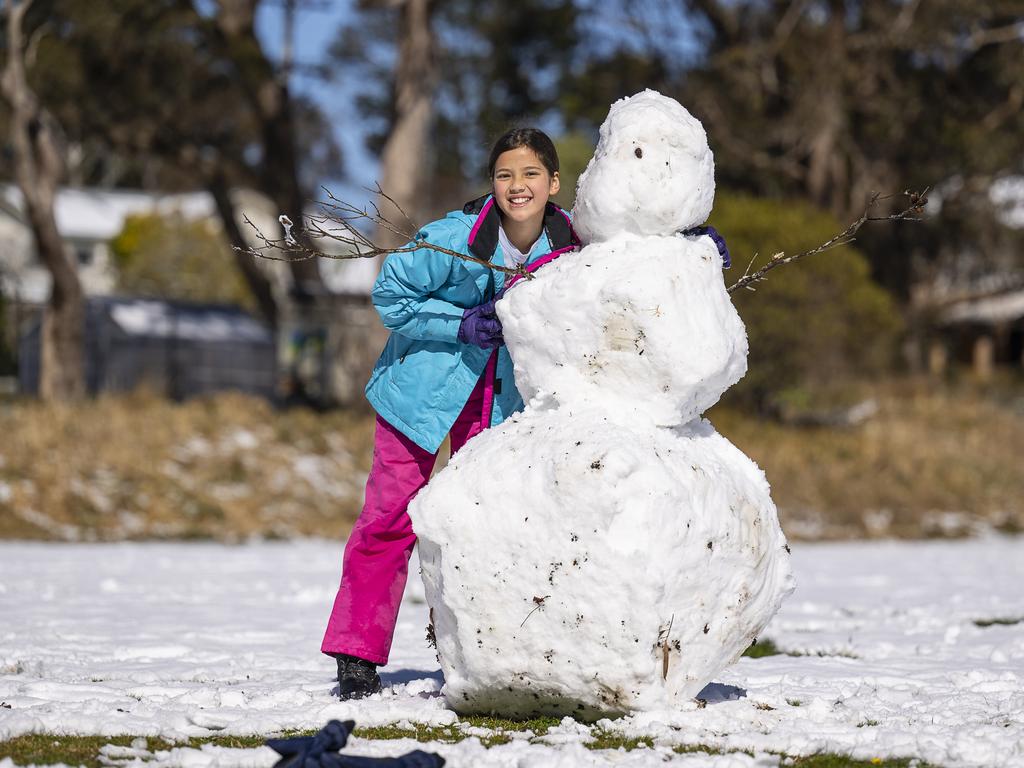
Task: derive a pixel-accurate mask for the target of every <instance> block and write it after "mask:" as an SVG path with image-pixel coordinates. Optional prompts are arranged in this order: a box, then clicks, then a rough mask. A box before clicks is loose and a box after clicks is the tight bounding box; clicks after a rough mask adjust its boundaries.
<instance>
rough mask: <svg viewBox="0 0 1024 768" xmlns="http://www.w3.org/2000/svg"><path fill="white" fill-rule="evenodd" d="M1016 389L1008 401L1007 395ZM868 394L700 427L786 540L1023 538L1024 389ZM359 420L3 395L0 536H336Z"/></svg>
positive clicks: (717, 412)
mask: <svg viewBox="0 0 1024 768" xmlns="http://www.w3.org/2000/svg"><path fill="white" fill-rule="evenodd" d="M1014 391H1015V392H1016V394H1015V395H1014V394H1012V393H1013V392H1014ZM1010 392H1011V394H1010V395H1006V394H1005V393H1004V394H1003V396H994V395H993V394H992V393H991V392H980V391H977V390H975V389H972V388H970V387H959V388H955V389H942V390H936V389H934V388H930V387H927V386H925V385H924V384H922V383H920V382H917V383H915V382H897V383H891V382H890V383H887V384H885V385H884V386H881V387H879V388H878V391H877V392H876V393H875V394H876V400H877V405H878V410H877V413H876V414H875V415H874V416H873V417H872V418H870V419H869V420H867V421H866V422H864V423H862V424H860V425H859V426H855V427H847V428H836V427H830V428H824V427H808V426H794V425H783V424H779V423H777V422H770V421H761V420H758V419H756V418H753V417H751V416H750V415H749V414H747V413H742V412H738V411H735V410H730V409H727V408H723V407H718V408H716V409H714V410H713V411H712V412H711V413H710V414H709V417H710V418H711V420H712V421H713V422H714V424H715V425H716V427H717V428H718V429H719V431H721V432H722V433H723V434H724V435H726V436H727V437H728V438H729V439H731V440H732V441H733V442H735V443H736V444H737V445H738V446H739V447H740V448H741V449H743V450H744V451H745V452H747V453H748V454H749V455H750V456H751V457H752V458H754V459H755V460H756V461H757V462H758V464H760V465H761V467H762V468H763V469H764V470H765V473H766V474H767V476H768V479H769V481H770V482H771V484H772V492H773V496H774V498H775V500H776V503H777V504H778V506H779V509H780V515H781V517H782V521H783V525H784V527H785V528H786V531H787V533H788V534H789V535H790V536H791V537H792V538H795V539H818V538H851V537H888V536H893V537H928V536H962V535H970V534H972V533H977V532H981V531H985V530H992V529H997V530H1004V531H1020V530H1024V473H1022V472H1021V471H1020V456H1022V455H1024V395H1021V394H1020V392H1021V390H1020V389H1019V388H1018V389H1016V390H1010ZM372 432H373V417H372V415H371V414H368V413H366V412H344V411H335V412H329V413H315V412H312V411H308V410H302V409H293V410H283V411H279V410H275V409H273V408H272V407H271V406H269V405H268V404H266V403H264V402H262V401H259V400H254V399H251V398H246V397H242V396H238V395H223V396H219V397H215V398H209V399H201V400H194V401H191V402H188V403H185V404H173V403H169V402H167V401H165V400H162V399H159V398H156V397H153V396H149V395H146V394H144V393H139V394H135V395H131V396H127V397H116V398H115V397H105V398H101V399H98V400H94V401H89V402H86V403H82V404H79V405H75V406H58V407H54V406H43V405H41V404H39V403H36V402H31V401H23V400H7V401H4V402H2V403H0V435H2V438H0V538H8V539H10V538H25V539H51V540H60V539H65V540H83V541H89V540H120V539H152V538H175V539H178V538H199V539H216V540H222V541H238V540H244V539H246V538H250V537H266V538H279V537H291V536H310V535H313V536H324V537H340V536H344V535H345V533H346V532H347V531H348V529H349V528H350V526H351V524H352V521H353V520H354V519H355V516H356V514H357V513H358V510H359V506H360V503H361V496H362V488H363V484H364V482H365V477H366V471H367V469H368V467H369V460H370V455H371V451H372Z"/></svg>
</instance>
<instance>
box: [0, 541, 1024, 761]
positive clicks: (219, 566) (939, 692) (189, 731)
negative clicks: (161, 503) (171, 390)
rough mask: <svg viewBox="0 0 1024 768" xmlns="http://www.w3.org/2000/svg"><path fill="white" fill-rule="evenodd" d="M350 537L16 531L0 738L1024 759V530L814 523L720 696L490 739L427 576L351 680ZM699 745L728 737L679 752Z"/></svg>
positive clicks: (112, 752) (740, 756)
mask: <svg viewBox="0 0 1024 768" xmlns="http://www.w3.org/2000/svg"><path fill="white" fill-rule="evenodd" d="M341 551H342V550H341V544H340V543H338V542H320V541H300V542H294V543H264V544H246V545H234V546H222V545H215V544H184V543H178V544H171V543H165V544H157V543H152V544H32V543H15V542H4V543H0V740H4V739H9V738H13V737H15V736H18V735H21V734H26V733H53V734H82V735H107V736H112V735H115V734H119V735H120V734H124V735H131V736H137V737H142V738H143V739H145V738H155V737H158V736H159V737H163V738H167V739H172V740H180V739H184V738H187V737H190V736H214V735H218V734H220V735H225V736H229V735H251V734H259V735H263V736H270V735H275V734H280V733H282V732H284V731H288V730H294V729H318V728H321V727H322V726H323V725H325V724H326V722H327V721H328V720H329V719H331V718H332V717H334V718H338V719H342V720H344V719H349V718H352V719H355V720H356V721H357V722H358V723H359V724H360V725H367V726H372V725H383V724H395V725H396V724H399V723H404V725H405V727H410V726H411V725H413V724H423V725H435V726H451V727H452V728H453V729H454V731H455V732H456V733H459V732H461V733H464V734H467V735H468V736H469V738H467V739H466V740H464V741H461V742H459V743H456V744H447V743H442V742H433V743H427V744H417V743H415V742H413V741H412V740H410V739H398V740H394V741H377V742H371V741H368V740H367V739H365V738H358V737H357V738H354V739H353V740H352V741H351V742H350V746H349V747H348V748H346V753H348V752H351V753H352V754H363V755H399V754H403V753H405V752H408V751H410V750H411V749H416V748H421V749H426V750H428V751H436V752H439V753H440V754H442V755H443V756H444V757H445V758H447V759H448V760H449V764H450V765H452V766H453V767H456V768H457V767H458V766H474V768H478V767H479V768H488V767H490V766H494V767H498V766H501V767H508V766H522V767H523V768H532V767H536V768H541V767H544V768H546V767H547V766H563V768H583V766H612V765H615V766H648V765H655V764H657V765H662V764H664V765H670V766H686V767H687V768H697V767H698V766H699V767H701V768H704V767H705V766H716V767H717V768H726V766H728V767H729V768H740V767H742V768H746V767H748V766H758V767H759V768H767V767H768V766H778V765H780V764H781V762H782V759H781V758H780V757H779V753H786V754H789V755H792V756H800V755H811V754H814V753H817V752H832V753H839V754H847V755H851V756H852V757H853V758H855V759H858V760H871V759H873V758H893V759H895V758H918V759H921V760H924V761H927V762H928V763H930V764H932V765H942V766H945V768H960V767H964V768H967V767H970V766H979V767H981V766H985V767H986V768H1001V767H1004V766H1005V767H1007V768H1009V767H1010V766H1024V673H1022V670H1024V592H1022V591H1021V589H1020V585H1021V583H1024V538H1020V537H1016V538H1003V537H991V538H984V539H976V540H966V541H952V542H941V541H932V542H902V543H897V542H888V541H872V542H864V543H832V544H799V543H797V544H794V545H793V555H792V560H793V567H794V570H795V571H796V573H797V576H798V577H799V582H800V588H799V590H798V591H797V593H796V594H795V595H794V596H793V598H791V599H790V600H788V601H787V602H786V603H785V604H784V605H783V607H782V609H781V610H780V611H779V613H778V614H777V615H776V616H775V618H773V619H772V622H771V624H770V625H769V626H768V627H767V629H766V630H765V631H764V633H763V635H762V638H761V640H762V642H763V641H764V640H766V639H770V640H772V641H774V642H775V644H776V645H777V646H778V647H779V648H780V649H782V650H783V651H785V653H784V654H782V655H778V656H769V657H765V658H760V659H750V658H743V659H741V660H740V661H739V662H738V663H737V664H735V665H733V666H731V667H729V668H728V669H726V670H724V671H723V672H722V673H721V674H720V675H717V676H716V677H715V681H714V683H712V684H710V685H709V686H708V687H707V688H705V689H704V691H702V692H701V693H700V696H701V698H703V699H706V700H707V702H708V704H707V706H706V707H704V708H698V707H697V706H696V705H695V704H688V705H687V706H684V707H682V708H672V709H670V710H666V711H662V712H646V713H640V714H636V715H632V716H629V717H625V718H621V719H618V720H614V721H601V722H599V723H597V724H595V725H586V724H582V723H578V722H575V721H573V720H566V721H563V723H562V725H560V726H558V727H556V728H554V729H552V730H551V731H549V733H548V734H547V735H546V736H543V737H538V736H536V735H535V734H533V733H530V732H524V733H516V734H513V739H512V741H511V742H510V743H507V744H502V745H498V746H494V747H492V748H490V749H486V748H484V747H483V745H482V744H481V743H480V741H479V739H478V738H477V737H483V736H486V735H487V734H488V733H492V731H489V730H488V729H486V728H481V727H477V726H472V725H470V724H469V723H467V722H465V721H463V720H460V719H459V718H458V716H457V715H456V714H455V713H454V712H452V711H451V710H450V709H448V708H447V707H446V706H445V704H444V700H443V698H442V697H441V696H440V693H439V689H440V687H441V678H440V674H439V672H438V671H437V664H436V662H435V660H434V651H433V650H432V649H431V648H429V647H428V646H427V644H426V642H425V640H424V636H423V629H424V627H425V626H426V623H427V621H428V615H427V606H426V605H425V603H424V601H423V593H422V586H421V584H420V583H419V581H418V580H416V579H411V580H410V582H409V586H408V588H407V592H406V596H405V600H404V602H403V605H402V612H401V614H400V616H399V622H398V631H397V633H396V636H395V644H394V647H393V652H392V664H391V665H390V666H389V667H388V668H386V669H385V670H383V678H384V683H385V691H384V693H382V694H380V695H377V696H374V697H372V698H371V699H369V700H366V701H359V702H339V701H338V700H337V699H336V698H334V697H333V696H332V694H331V690H332V688H333V687H335V682H334V680H333V673H334V662H333V660H332V659H330V658H327V657H325V656H322V655H321V654H320V653H319V646H318V644H319V641H320V630H321V628H322V627H323V624H324V622H325V620H326V617H327V614H328V612H329V611H330V606H331V601H332V600H333V598H334V593H335V590H336V588H337V567H338V562H339V561H340V558H341ZM415 566H416V563H415V561H414V562H413V573H415ZM545 594H546V593H545ZM540 615H541V611H538V612H537V613H536V614H535V615H534V616H533V617H532V618H531V619H530V620H529V621H528V622H527V623H526V627H527V628H528V627H530V625H531V624H532V623H533V621H534V620H535V619H536V618H538V617H539V616H540ZM789 654H796V655H789ZM600 732H611V733H613V734H618V735H621V736H625V737H630V738H637V737H648V738H651V739H652V740H653V742H654V748H653V749H651V748H644V749H637V750H634V751H632V752H628V753H627V752H622V751H620V750H597V751H592V750H587V749H585V748H584V745H585V744H586V743H587V742H589V741H590V740H592V739H593V738H594V737H595V736H596V735H597V734H598V733H600ZM697 745H704V746H706V747H708V748H712V749H717V750H720V751H721V752H723V753H724V754H721V755H709V754H707V753H697V754H675V753H674V752H673V751H672V749H673V747H691V748H692V747H695V746H697ZM142 749H145V747H143V748H142ZM117 750H124V748H116V747H107V748H105V752H104V755H105V756H106V757H107V758H110V759H109V760H106V761H105V764H107V765H122V766H142V765H149V766H153V767H154V768H165V767H166V768H178V767H179V766H188V767H190V768H207V767H209V768H213V766H219V767H221V768H235V767H237V768H241V767H242V766H246V767H251V768H270V766H271V765H273V763H274V761H275V759H276V757H277V756H276V755H275V754H274V753H273V752H271V751H270V750H269V749H266V748H261V749H227V748H224V747H212V746H206V747H203V748H202V749H192V748H188V747H187V746H184V745H179V746H177V747H175V748H174V749H171V750H156V749H154V748H153V747H152V746H150V747H149V748H148V749H146V751H147V752H149V754H148V755H143V754H140V755H139V756H138V757H136V758H132V757H130V756H129V755H127V754H125V753H123V752H118V751H117ZM741 750H748V751H749V752H750V753H751V754H752V755H754V757H750V756H748V755H746V754H744V753H743V752H742V751H741ZM140 752H141V750H140ZM115 758H118V759H115ZM0 767H2V768H12V767H13V763H12V762H11V761H10V760H4V761H0Z"/></svg>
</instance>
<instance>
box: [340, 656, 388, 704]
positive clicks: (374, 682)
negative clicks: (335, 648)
mask: <svg viewBox="0 0 1024 768" xmlns="http://www.w3.org/2000/svg"><path fill="white" fill-rule="evenodd" d="M334 658H335V659H337V660H338V696H339V697H340V698H341V700H342V701H345V700H347V699H361V698H363V697H364V696H372V695H373V694H375V693H380V691H381V684H380V675H378V674H377V665H376V664H374V663H373V662H372V661H367V660H366V659H360V658H359V657H358V656H349V655H347V654H344V653H339V654H337V655H336V656H335V657H334Z"/></svg>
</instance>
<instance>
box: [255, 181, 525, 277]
mask: <svg viewBox="0 0 1024 768" xmlns="http://www.w3.org/2000/svg"><path fill="white" fill-rule="evenodd" d="M367 191H369V192H372V193H373V194H374V195H375V196H376V197H377V198H379V199H381V200H384V201H387V202H388V203H389V205H390V206H391V207H393V208H394V209H395V210H397V211H398V212H399V213H401V215H402V217H403V218H404V219H405V221H404V223H402V224H396V223H395V222H393V221H391V220H390V219H389V218H388V217H387V216H385V215H384V214H382V213H381V211H380V209H379V208H378V207H377V205H376V203H373V202H370V203H368V204H367V205H366V206H364V207H362V208H360V207H358V206H356V205H353V204H352V203H348V202H345V201H344V200H340V199H338V198H337V197H335V196H334V194H333V193H331V191H330V190H328V189H324V193H325V194H326V195H327V200H325V201H321V202H320V203H319V205H320V209H321V213H320V214H318V215H314V216H306V217H305V218H304V221H303V223H302V224H301V225H300V226H295V225H292V224H291V222H288V223H287V224H286V232H285V235H284V237H279V238H274V237H269V236H268V235H266V234H265V233H264V232H262V231H260V229H259V227H257V226H256V225H255V224H254V223H253V222H252V221H251V220H250V219H249V218H248V217H245V223H246V224H248V225H249V226H250V227H252V228H253V231H255V233H256V238H257V239H258V240H259V241H260V242H261V243H262V245H259V246H256V247H250V248H238V247H236V248H235V250H236V251H240V252H242V253H246V254H248V255H250V256H255V257H257V258H261V259H269V260H271V261H284V262H289V263H291V262H296V261H305V260H307V259H315V258H317V257H323V258H325V259H374V258H378V257H382V256H387V255H388V254H390V253H411V252H413V251H418V250H420V249H423V248H426V249H428V250H431V251H436V252H437V253H443V254H445V255H447V256H452V257H454V258H457V259H462V260H463V261H471V262H473V263H474V264H479V265H481V266H484V267H487V268H488V269H492V270H494V271H495V272H503V273H504V274H506V275H520V276H522V277H525V278H527V279H531V278H532V277H533V275H531V274H530V273H529V272H527V271H526V269H525V267H523V266H519V267H505V266H501V265H499V264H493V263H491V262H489V261H487V260H485V259H479V258H477V257H476V256H471V255H469V254H466V253H461V252H459V251H456V250H452V249H451V248H445V247H443V246H440V245H437V244H435V243H431V242H430V241H429V240H424V239H422V238H418V237H417V232H418V231H419V229H418V227H416V225H415V224H414V223H413V222H412V220H411V219H410V218H409V217H408V215H406V213H405V211H404V210H402V207H401V206H400V205H399V204H398V203H397V202H396V201H395V200H394V199H393V198H391V197H390V196H389V195H387V194H386V193H385V192H384V190H383V189H381V187H380V184H377V185H376V188H375V189H368V190H367ZM360 227H369V228H370V229H372V231H374V232H375V233H380V232H387V233H389V234H390V235H391V236H393V237H394V238H395V240H397V241H399V242H402V243H406V245H402V246H397V247H389V246H384V245H379V244H378V243H377V242H375V241H374V240H373V239H371V236H369V235H366V234H364V233H363V232H362V231H361V229H360ZM299 233H301V236H298V235H299ZM306 240H308V242H309V243H310V244H309V245H307V244H306V243H305V242H304V241H306ZM323 240H327V241H332V242H334V243H337V244H339V245H341V246H343V247H344V248H346V249H347V250H346V252H344V253H339V254H331V253H324V252H322V251H321V250H319V249H317V248H315V247H313V244H314V243H316V242H317V241H323Z"/></svg>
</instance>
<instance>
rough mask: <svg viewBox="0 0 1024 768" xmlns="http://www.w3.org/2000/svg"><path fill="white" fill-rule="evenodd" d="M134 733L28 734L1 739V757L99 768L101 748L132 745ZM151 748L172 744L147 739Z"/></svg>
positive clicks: (39, 762) (24, 761)
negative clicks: (91, 734) (102, 734)
mask: <svg viewBox="0 0 1024 768" xmlns="http://www.w3.org/2000/svg"><path fill="white" fill-rule="evenodd" d="M133 738H135V737H133V736H52V735H49V734H38V733H33V734H28V735H25V736H17V737H15V738H13V739H9V740H7V741H0V759H3V758H5V757H9V758H11V760H12V761H14V763H15V764H16V765H30V764H36V765H48V764H51V763H67V764H68V765H85V766H88V767H89V768H100V762H99V755H100V747H102V746H103V745H105V744H116V745H118V746H119V747H128V746H131V743H132V739H133ZM146 742H147V744H148V745H149V746H148V748H149V749H169V748H170V744H168V743H167V742H165V741H162V740H160V739H147V740H146Z"/></svg>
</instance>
